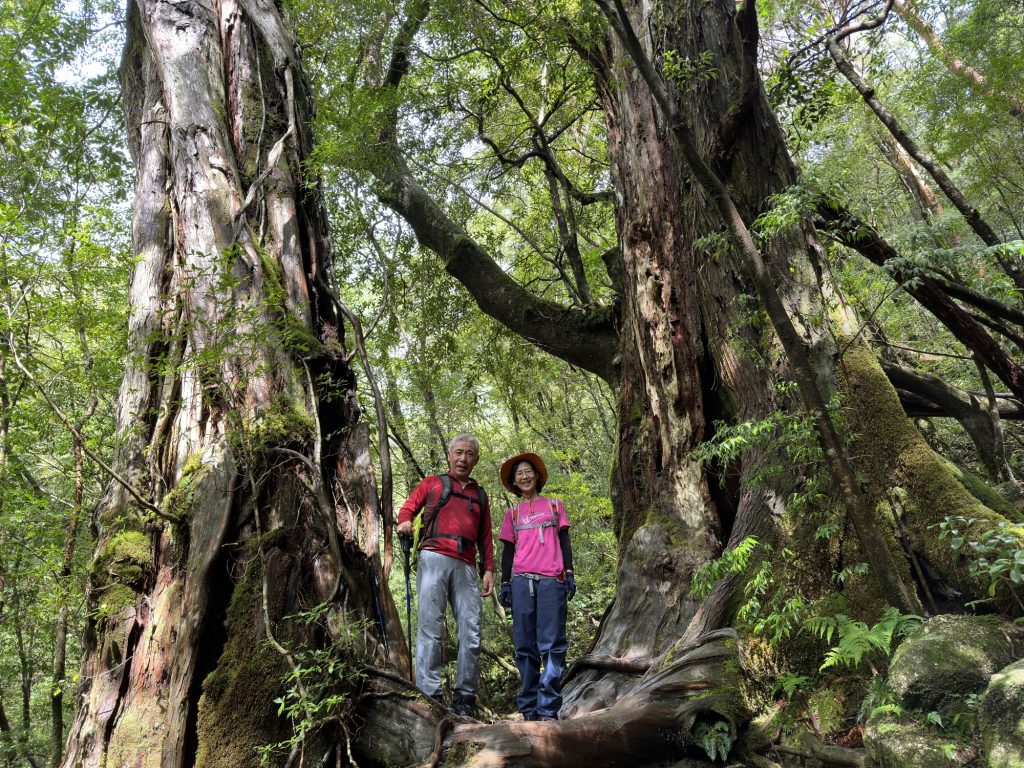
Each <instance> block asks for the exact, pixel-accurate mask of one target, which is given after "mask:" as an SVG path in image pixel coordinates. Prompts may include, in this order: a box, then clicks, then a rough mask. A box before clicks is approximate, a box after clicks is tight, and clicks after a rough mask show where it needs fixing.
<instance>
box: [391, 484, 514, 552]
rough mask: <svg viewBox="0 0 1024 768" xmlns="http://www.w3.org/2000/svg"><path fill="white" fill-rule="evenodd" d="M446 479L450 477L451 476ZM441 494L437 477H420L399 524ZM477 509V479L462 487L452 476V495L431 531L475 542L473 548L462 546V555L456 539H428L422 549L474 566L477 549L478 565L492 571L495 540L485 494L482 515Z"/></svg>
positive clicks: (399, 514)
mask: <svg viewBox="0 0 1024 768" xmlns="http://www.w3.org/2000/svg"><path fill="white" fill-rule="evenodd" d="M449 477H451V475H450V474H449ZM441 491H442V486H441V478H440V477H438V476H437V475H430V476H428V477H425V478H423V479H422V480H421V481H420V483H419V485H417V486H416V489H415V490H414V491H413V492H412V493H411V494H410V495H409V498H408V499H406V500H405V504H403V505H402V508H401V509H400V510H399V511H398V522H399V524H401V523H405V522H408V521H411V520H412V519H413V518H414V517H415V516H416V515H418V514H420V513H421V512H422V511H423V509H424V507H426V506H427V503H428V500H429V503H430V506H431V507H432V506H433V505H434V504H436V503H437V499H439V498H440V497H441ZM479 506H480V501H479V496H478V495H477V482H476V480H474V479H473V478H469V480H467V481H466V483H465V484H463V483H461V482H460V481H458V480H456V479H455V478H454V477H452V493H451V496H449V497H448V501H447V502H445V505H444V506H443V507H441V510H440V511H439V512H438V513H437V521H436V523H435V524H434V525H433V526H432V530H433V532H434V533H448V534H452V535H455V536H462V537H464V538H465V539H468V540H469V541H472V542H475V543H476V546H475V547H474V546H470V547H463V550H462V554H459V544H458V542H457V541H456V540H455V539H443V538H429V539H427V540H426V541H424V542H423V544H422V545H421V548H422V549H429V550H430V551H432V552H439V553H441V554H442V555H448V556H449V557H454V558H457V559H458V560H463V561H465V562H467V563H469V564H470V565H473V564H474V563H475V561H476V552H477V549H479V550H480V562H481V563H482V564H483V568H484V570H485V571H493V570H494V539H493V534H492V533H491V505H490V500H489V499H488V498H487V496H486V494H485V495H484V508H483V510H482V513H481V511H479V510H478V507H479ZM481 515H482V519H481ZM423 535H429V532H428V531H424V533H423Z"/></svg>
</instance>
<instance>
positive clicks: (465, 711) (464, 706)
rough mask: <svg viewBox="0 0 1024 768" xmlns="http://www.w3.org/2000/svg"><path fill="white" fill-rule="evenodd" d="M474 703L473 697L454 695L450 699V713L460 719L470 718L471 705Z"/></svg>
mask: <svg viewBox="0 0 1024 768" xmlns="http://www.w3.org/2000/svg"><path fill="white" fill-rule="evenodd" d="M475 703H476V697H475V696H472V695H470V696H466V695H463V694H461V693H457V694H455V697H454V698H453V699H452V712H454V713H455V714H456V715H459V716H460V717H472V716H473V705H474V704H475Z"/></svg>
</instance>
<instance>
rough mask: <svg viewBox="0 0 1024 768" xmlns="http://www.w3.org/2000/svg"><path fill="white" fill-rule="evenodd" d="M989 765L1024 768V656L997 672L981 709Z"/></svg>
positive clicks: (983, 750) (985, 753)
mask: <svg viewBox="0 0 1024 768" xmlns="http://www.w3.org/2000/svg"><path fill="white" fill-rule="evenodd" d="M978 724H979V726H980V729H981V743H982V755H983V757H984V758H985V765H987V766H989V768H1024V660H1022V661H1016V662H1014V663H1013V664H1010V665H1009V666H1007V667H1004V668H1003V669H1001V670H1000V671H999V672H997V673H996V674H994V675H993V676H992V678H991V679H990V680H989V682H988V687H987V688H986V689H985V693H984V694H983V696H982V700H981V708H980V709H979V711H978Z"/></svg>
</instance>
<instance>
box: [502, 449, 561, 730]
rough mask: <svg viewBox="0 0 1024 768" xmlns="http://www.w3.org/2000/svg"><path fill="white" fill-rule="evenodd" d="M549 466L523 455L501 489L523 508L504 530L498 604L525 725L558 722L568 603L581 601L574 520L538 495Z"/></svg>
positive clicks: (510, 514) (506, 470) (505, 469)
mask: <svg viewBox="0 0 1024 768" xmlns="http://www.w3.org/2000/svg"><path fill="white" fill-rule="evenodd" d="M547 479H548V470H547V467H546V466H544V461H543V459H541V457H540V456H538V455H537V454H535V453H520V454H519V455H517V456H513V457H512V458H511V459H509V460H508V461H506V462H505V463H504V464H502V465H501V482H502V483H503V484H504V485H505V487H506V488H508V489H509V490H510V491H512V493H514V494H515V495H516V496H521V497H522V499H523V500H522V501H521V502H520V503H519V504H517V505H516V506H514V507H512V509H510V510H508V511H507V512H506V513H505V520H504V522H503V523H502V526H501V535H500V538H501V541H502V542H503V543H504V548H503V550H502V556H501V592H500V593H499V598H498V599H499V601H500V602H501V604H502V605H504V606H505V607H506V608H511V609H512V642H513V643H514V644H515V647H516V666H517V667H518V668H519V677H520V680H521V687H520V690H519V696H518V697H516V706H517V708H518V709H519V711H520V712H521V713H522V714H523V719H524V720H556V719H557V718H558V710H559V709H561V708H562V675H563V673H564V672H565V654H566V651H567V650H568V648H569V641H568V639H567V638H566V635H565V617H566V600H571V599H572V597H573V595H575V594H576V581H575V578H574V576H573V568H572V545H571V544H570V542H569V518H568V517H566V514H565V505H564V504H563V503H562V501H561V500H560V499H553V498H546V497H544V496H541V495H540V491H541V489H542V488H543V487H544V483H546V482H547Z"/></svg>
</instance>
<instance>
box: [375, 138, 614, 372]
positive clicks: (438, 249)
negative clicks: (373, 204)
mask: <svg viewBox="0 0 1024 768" xmlns="http://www.w3.org/2000/svg"><path fill="white" fill-rule="evenodd" d="M382 149H383V151H386V152H387V153H388V156H387V157H386V158H385V159H384V161H383V162H381V163H380V164H379V165H378V166H377V168H376V169H375V175H376V177H377V180H378V182H379V187H378V195H379V197H380V199H381V200H382V201H383V202H384V204H385V205H387V206H388V207H390V208H391V209H392V210H393V211H395V212H396V213H397V214H398V215H400V216H401V217H402V218H403V219H405V221H406V222H408V224H409V225H410V226H411V227H412V229H413V231H414V232H415V233H416V237H417V239H418V240H419V242H420V244H421V245H423V246H425V247H427V248H429V249H430V250H432V251H433V252H434V253H436V254H437V255H438V256H439V257H440V258H441V260H442V261H443V262H444V267H445V270H446V271H447V272H448V274H450V275H451V276H452V277H454V278H455V279H456V280H458V281H459V282H460V283H462V284H463V286H465V288H466V290H468V291H469V292H470V294H471V295H472V296H473V298H474V299H475V300H476V302H477V305H478V306H479V307H480V309H481V310H483V312H485V313H486V314H488V315H490V316H491V317H493V318H494V319H495V320H497V321H498V322H500V323H502V324H503V325H505V326H506V327H508V328H509V329H510V330H512V331H514V332H515V333H518V334H519V335H521V336H523V337H524V338H525V339H527V340H528V341H530V342H532V343H533V344H535V345H537V346H538V347H540V348H541V349H543V350H545V351H547V352H550V353H551V354H553V355H555V356H556V357H560V358H561V359H563V360H565V361H567V362H569V363H572V364H573V365H576V366H578V367H580V368H583V369H584V370H586V371H590V372H591V373H595V374H597V375H598V376H600V377H602V378H603V379H605V380H606V381H609V382H611V381H613V380H614V375H615V371H614V368H615V366H614V364H613V361H612V358H613V356H614V353H615V349H616V334H615V330H614V329H613V327H612V322H611V317H610V314H611V313H610V312H609V311H608V310H607V309H603V310H596V311H583V310H579V309H570V308H567V307H563V306H561V305H558V304H555V303H553V302H549V301H544V300H542V299H539V298H537V296H535V295H534V294H532V293H530V292H529V291H527V290H526V289H525V288H523V287H522V286H521V285H520V284H519V283H517V282H516V281H515V280H513V279H512V278H511V277H509V276H508V275H507V274H505V272H504V270H502V269H501V267H500V266H499V265H498V264H497V262H496V261H495V260H494V258H492V257H491V255H490V254H488V253H487V252H486V251H484V249H483V248H482V247H481V246H480V245H479V244H478V243H477V242H476V241H475V240H473V238H472V237H470V236H469V234H468V233H467V232H466V231H465V229H463V228H462V227H461V226H459V225H458V224H457V223H456V222H454V221H452V220H451V219H450V218H449V217H448V216H447V214H446V213H445V212H444V211H443V210H442V209H441V207H440V206H439V205H438V204H437V203H436V202H435V201H434V199H433V198H432V197H431V196H430V195H429V194H428V193H427V191H426V190H425V189H424V188H423V187H422V186H421V185H420V184H419V182H418V181H417V180H416V178H415V177H414V176H413V174H412V173H411V171H410V170H409V167H408V165H407V164H406V162H405V158H404V157H403V156H402V154H401V152H400V151H399V149H398V147H397V146H395V144H394V143H390V144H388V145H387V146H385V147H383V148H382Z"/></svg>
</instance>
